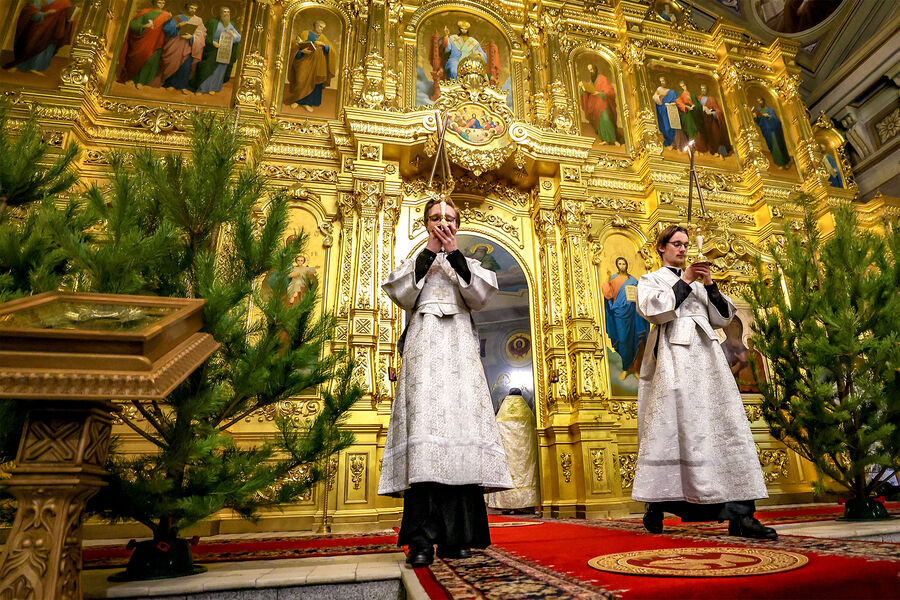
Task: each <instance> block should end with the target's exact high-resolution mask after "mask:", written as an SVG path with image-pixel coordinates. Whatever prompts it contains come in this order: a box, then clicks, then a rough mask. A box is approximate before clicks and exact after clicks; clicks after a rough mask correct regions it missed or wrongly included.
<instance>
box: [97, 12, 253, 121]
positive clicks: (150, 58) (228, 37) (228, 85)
mask: <svg viewBox="0 0 900 600" xmlns="http://www.w3.org/2000/svg"><path fill="white" fill-rule="evenodd" d="M245 5H246V3H245V2H243V1H241V0H185V1H178V2H173V1H172V0H134V1H133V2H131V3H130V5H129V9H128V12H127V14H128V15H129V17H128V20H127V21H126V22H125V23H123V25H122V30H121V31H120V33H119V38H118V39H119V44H118V48H117V51H116V59H115V61H114V63H113V69H112V73H111V75H110V77H109V83H108V93H111V94H114V95H121V96H128V97H134V98H143V99H148V100H157V101H168V102H191V103H200V104H208V105H212V106H228V105H229V104H230V99H231V96H232V92H233V87H234V80H235V76H236V69H237V68H238V65H239V61H238V57H239V56H241V55H242V54H243V47H244V44H243V43H242V42H243V36H244V34H245V33H246V31H245V28H244V26H243V21H244V15H243V13H244V11H245V8H246V6H245Z"/></svg>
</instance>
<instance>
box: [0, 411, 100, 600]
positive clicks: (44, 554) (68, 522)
mask: <svg viewBox="0 0 900 600" xmlns="http://www.w3.org/2000/svg"><path fill="white" fill-rule="evenodd" d="M112 410H113V405H112V404H111V403H109V402H104V401H91V402H79V401H68V402H58V401H54V402H40V404H39V407H38V408H36V409H34V410H33V411H32V413H31V414H30V415H29V419H28V423H27V424H26V425H25V429H24V431H23V433H22V440H21V442H20V443H19V451H18V454H17V456H16V467H15V468H14V469H13V472H12V477H11V478H10V479H7V480H6V481H5V482H4V485H5V486H7V487H8V488H9V491H10V493H12V494H13V496H15V498H16V501H17V502H18V511H17V512H16V519H15V521H14V522H13V526H12V529H11V530H10V534H9V539H8V540H7V543H6V549H5V551H4V552H3V554H2V555H0V600H25V599H27V600H80V598H81V597H82V596H81V515H82V513H83V512H84V507H85V504H86V503H87V501H88V499H89V498H90V497H91V496H93V495H94V494H95V493H96V492H97V490H98V489H100V487H102V486H103V485H105V484H104V482H103V479H102V476H103V474H104V470H103V464H104V463H105V462H106V455H107V451H108V449H109V441H110V431H111V428H112V418H111V416H110V412H111V411H112Z"/></svg>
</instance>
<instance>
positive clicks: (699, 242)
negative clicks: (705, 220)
mask: <svg viewBox="0 0 900 600" xmlns="http://www.w3.org/2000/svg"><path fill="white" fill-rule="evenodd" d="M697 254H703V236H702V235H698V236H697Z"/></svg>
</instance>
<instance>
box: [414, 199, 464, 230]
mask: <svg viewBox="0 0 900 600" xmlns="http://www.w3.org/2000/svg"><path fill="white" fill-rule="evenodd" d="M444 201H445V202H446V203H447V206H449V207H450V208H452V209H453V212H454V213H456V228H457V229H459V226H460V223H461V222H462V221H461V220H460V216H459V209H458V208H457V207H456V204H455V203H454V202H453V199H452V198H444ZM440 203H441V199H440V198H438V197H433V198H431V199H429V200H428V202H426V203H425V215H424V216H423V218H422V220H423V222H428V213H430V212H431V207H432V206H434V205H435V204H440Z"/></svg>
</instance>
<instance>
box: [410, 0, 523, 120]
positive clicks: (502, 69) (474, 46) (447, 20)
mask: <svg viewBox="0 0 900 600" xmlns="http://www.w3.org/2000/svg"><path fill="white" fill-rule="evenodd" d="M417 55H418V63H417V65H416V106H423V105H429V104H432V103H433V102H434V101H435V100H437V99H438V97H440V95H441V82H442V81H449V80H452V79H456V78H457V70H456V69H457V67H458V66H459V63H460V62H461V61H463V60H465V59H466V58H468V57H470V56H475V57H477V58H480V59H481V60H483V61H484V63H485V65H486V73H487V76H488V78H489V80H490V82H491V84H492V85H495V86H497V87H499V88H500V89H502V90H505V91H506V93H507V102H508V104H509V106H510V108H512V107H513V104H512V102H513V101H512V78H511V77H510V50H509V42H508V40H507V39H506V36H505V35H504V34H503V32H502V31H501V30H500V28H499V27H497V26H496V25H494V24H493V23H492V22H491V21H489V20H488V19H487V18H485V17H483V16H481V15H479V14H477V13H474V12H471V13H470V12H463V11H456V10H451V11H445V12H440V13H437V14H435V15H432V16H430V17H428V18H427V19H425V20H424V21H423V22H422V25H421V26H420V27H419V34H418V41H417Z"/></svg>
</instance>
